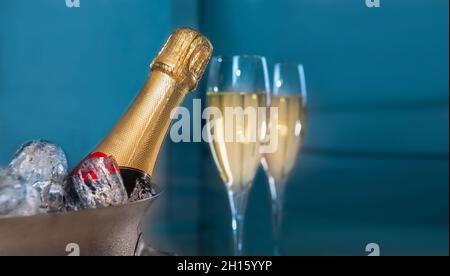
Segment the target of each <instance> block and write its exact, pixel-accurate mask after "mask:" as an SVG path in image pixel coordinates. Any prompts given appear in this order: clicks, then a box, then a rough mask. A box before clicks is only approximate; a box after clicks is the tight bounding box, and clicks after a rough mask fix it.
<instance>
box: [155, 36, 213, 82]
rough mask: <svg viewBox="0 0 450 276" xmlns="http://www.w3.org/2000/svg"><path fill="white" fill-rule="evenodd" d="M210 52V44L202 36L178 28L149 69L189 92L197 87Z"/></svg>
mask: <svg viewBox="0 0 450 276" xmlns="http://www.w3.org/2000/svg"><path fill="white" fill-rule="evenodd" d="M212 51H213V47H212V45H211V43H210V42H209V40H208V39H207V38H206V37H204V36H203V35H202V34H200V33H199V32H197V31H195V30H193V29H190V28H180V29H177V30H176V31H175V32H174V33H173V34H172V35H171V36H170V37H169V39H168V40H167V42H166V44H165V45H164V47H163V48H162V49H161V51H160V52H159V54H158V55H157V56H156V58H155V59H154V60H153V62H152V64H151V69H152V70H153V71H161V72H163V73H166V74H168V75H170V76H171V77H172V78H174V79H175V80H176V81H177V83H178V84H179V85H180V86H185V87H186V88H187V90H189V91H191V90H194V89H195V88H196V87H197V84H198V82H199V80H200V78H201V77H202V75H203V72H204V71H205V69H206V66H207V65H208V62H209V59H210V58H211V55H212Z"/></svg>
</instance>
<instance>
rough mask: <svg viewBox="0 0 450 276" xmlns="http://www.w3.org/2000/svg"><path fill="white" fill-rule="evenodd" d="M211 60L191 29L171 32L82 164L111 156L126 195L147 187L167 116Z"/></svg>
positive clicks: (209, 48)
mask: <svg viewBox="0 0 450 276" xmlns="http://www.w3.org/2000/svg"><path fill="white" fill-rule="evenodd" d="M211 54H212V45H211V43H210V42H209V41H208V39H207V38H205V37H204V36H202V35H201V34H200V33H198V32H197V31H195V30H193V29H189V28H181V29H177V30H176V31H175V32H174V33H173V34H172V35H171V36H170V37H169V39H168V41H167V42H166V44H165V45H164V47H163V48H162V49H161V51H160V52H159V54H158V55H157V56H156V58H155V59H154V60H153V62H152V64H151V73H150V75H149V77H148V78H147V80H146V82H145V84H144V85H143V87H142V89H141V91H140V93H139V94H138V96H137V97H136V99H135V100H134V102H133V103H132V104H131V106H130V107H129V109H128V111H127V112H126V113H125V115H124V116H123V117H122V118H121V119H120V121H119V122H118V123H117V125H116V126H115V127H114V129H113V130H112V131H111V132H110V134H109V135H108V136H107V137H106V138H105V139H104V140H103V141H102V142H101V143H100V144H99V145H98V147H97V148H96V149H95V150H94V151H93V152H92V153H91V154H90V155H89V156H88V157H87V158H86V159H89V158H96V157H106V156H113V157H114V158H115V160H116V162H117V164H118V166H119V167H120V172H121V174H122V178H123V180H124V182H125V184H126V186H128V187H127V190H128V192H129V193H130V190H129V189H130V186H135V185H138V184H143V185H146V184H148V185H149V184H150V180H151V175H152V174H153V169H154V166H155V163H156V159H157V156H158V153H159V150H160V147H161V145H162V143H163V140H164V138H165V136H166V133H167V130H168V128H169V126H170V123H171V119H170V112H171V111H172V109H173V108H176V107H178V106H179V105H180V104H181V102H182V101H183V99H184V97H185V96H186V94H187V93H188V92H189V91H192V90H194V89H195V88H196V86H197V83H198V81H199V80H200V78H201V77H202V75H203V72H204V70H205V68H206V66H207V64H208V62H209V59H210V57H211ZM86 159H85V160H86Z"/></svg>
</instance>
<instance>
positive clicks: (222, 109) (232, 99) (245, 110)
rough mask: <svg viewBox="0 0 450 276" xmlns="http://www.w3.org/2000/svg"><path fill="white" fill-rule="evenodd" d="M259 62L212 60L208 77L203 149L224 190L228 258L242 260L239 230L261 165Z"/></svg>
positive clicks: (262, 74) (263, 101)
mask: <svg viewBox="0 0 450 276" xmlns="http://www.w3.org/2000/svg"><path fill="white" fill-rule="evenodd" d="M267 76H268V74H267V65H266V60H265V58H264V57H259V56H232V57H214V58H213V59H212V61H211V65H210V70H209V77H208V89H207V98H208V110H209V111H210V115H209V118H208V120H207V121H208V129H209V132H208V133H209V140H210V141H209V145H210V148H211V152H212V155H213V158H214V161H215V163H216V166H217V168H218V170H219V172H220V175H221V178H222V180H223V182H224V183H225V185H226V188H227V191H228V197H229V202H230V208H231V217H232V231H233V240H234V254H235V255H243V240H242V239H243V225H244V214H245V209H246V205H247V198H248V194H249V190H250V188H251V186H252V182H253V179H254V177H255V174H256V171H257V169H258V166H259V164H260V162H261V152H260V146H261V142H262V140H263V139H264V137H265V135H266V133H265V131H266V129H267V127H266V116H265V114H264V115H262V114H260V111H261V110H264V111H265V108H266V105H267V93H268V90H269V84H268V77H267Z"/></svg>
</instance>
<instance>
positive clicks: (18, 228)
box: [0, 195, 158, 256]
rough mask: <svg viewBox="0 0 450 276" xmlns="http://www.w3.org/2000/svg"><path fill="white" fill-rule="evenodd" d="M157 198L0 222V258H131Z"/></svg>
mask: <svg viewBox="0 0 450 276" xmlns="http://www.w3.org/2000/svg"><path fill="white" fill-rule="evenodd" d="M157 197H158V195H156V196H154V197H152V198H149V199H146V200H142V201H138V202H134V203H129V204H125V205H122V206H115V207H108V208H101V209H91V210H83V211H79V212H71V213H60V214H43V215H37V216H31V217H18V218H3V219H0V255H19V256H21V255H28V256H30V255H31V256H33V255H44V256H45V255H51V256H61V255H63V256H64V255H69V254H71V252H72V253H75V254H76V253H77V251H78V249H79V253H80V255H81V256H89V255H95V256H105V255H106V256H111V255H112V256H132V255H134V252H135V248H136V245H137V242H138V239H139V235H140V222H141V219H142V217H143V216H144V215H145V213H146V211H147V210H148V209H149V207H150V206H151V204H152V203H153V202H154V200H155V199H156V198H157Z"/></svg>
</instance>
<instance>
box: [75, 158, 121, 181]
mask: <svg viewBox="0 0 450 276" xmlns="http://www.w3.org/2000/svg"><path fill="white" fill-rule="evenodd" d="M108 157H109V156H108V155H107V154H105V153H103V152H98V151H97V152H93V153H91V154H89V155H88V156H87V157H86V158H84V159H83V161H81V162H80V164H78V166H77V167H76V168H75V169H74V170H73V171H72V173H71V175H72V176H81V178H82V179H83V180H84V181H90V180H93V181H96V180H98V176H97V174H96V173H95V171H96V170H98V169H99V168H96V167H95V168H91V166H92V165H90V164H89V163H90V162H89V161H90V160H94V159H97V158H108ZM110 158H111V159H112V160H113V162H106V164H105V165H106V167H105V169H106V170H107V171H108V172H109V173H110V174H118V173H119V172H120V169H119V166H118V165H117V163H116V161H115V160H114V157H112V156H110Z"/></svg>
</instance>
